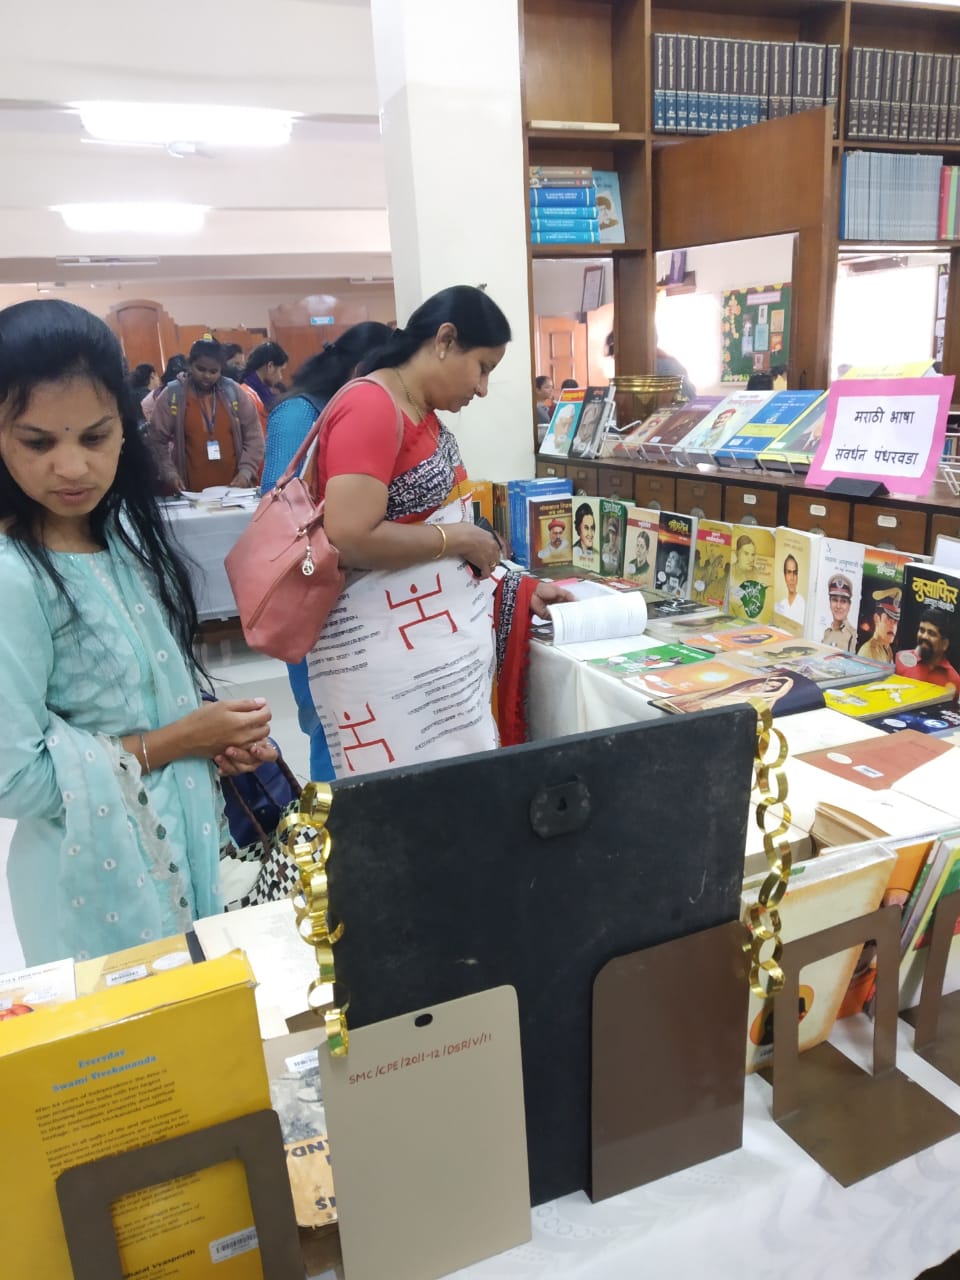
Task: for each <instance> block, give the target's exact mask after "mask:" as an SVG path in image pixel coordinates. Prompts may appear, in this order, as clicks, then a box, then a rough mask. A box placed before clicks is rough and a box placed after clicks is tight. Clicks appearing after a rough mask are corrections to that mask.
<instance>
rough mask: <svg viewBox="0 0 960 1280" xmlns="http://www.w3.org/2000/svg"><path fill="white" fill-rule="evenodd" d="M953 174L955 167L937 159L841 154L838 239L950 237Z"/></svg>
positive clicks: (954, 199) (954, 197) (896, 154)
mask: <svg viewBox="0 0 960 1280" xmlns="http://www.w3.org/2000/svg"><path fill="white" fill-rule="evenodd" d="M955 175H956V169H955V167H954V166H952V165H944V163H943V158H942V157H941V156H928V155H905V154H903V153H900V152H894V153H890V152H885V151H847V152H845V153H844V156H843V183H842V186H841V192H840V238H841V240H883V239H886V240H947V239H951V238H952V237H955V236H956V234H957V232H956V226H957V187H956V176H955ZM951 195H952V205H951Z"/></svg>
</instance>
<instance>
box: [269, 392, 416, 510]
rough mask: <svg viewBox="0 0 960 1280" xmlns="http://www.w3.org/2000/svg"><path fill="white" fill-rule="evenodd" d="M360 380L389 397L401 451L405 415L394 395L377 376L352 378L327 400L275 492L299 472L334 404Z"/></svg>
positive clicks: (398, 445) (277, 484) (275, 487)
mask: <svg viewBox="0 0 960 1280" xmlns="http://www.w3.org/2000/svg"><path fill="white" fill-rule="evenodd" d="M360 382H369V383H372V384H373V386H375V387H379V388H380V390H381V391H382V392H383V394H384V395H385V396H387V397H388V398H389V400H390V403H391V404H392V405H393V410H394V413H395V414H396V415H397V450H398V451H399V448H400V442H401V440H402V439H403V416H402V414H401V412H400V406H399V405H398V404H397V402H396V400H394V398H393V396H392V395H390V392H389V391H388V390H387V388H386V387H385V386H384V385H383V383H382V382H377V380H376V379H375V378H352V379H351V380H350V381H349V382H345V383H344V385H343V386H342V387H341V388H340V390H339V391H337V392H335V393H334V394H333V395H332V396H331V397H330V399H329V400H328V401H327V403H326V405H325V406H324V409H323V412H322V413H321V414H320V416H319V417H318V418H317V420H316V422H315V423H314V424H313V426H312V427H311V428H310V430H309V431H308V432H307V434H306V435H305V436H304V438H303V442H302V444H301V445H300V448H299V449H298V450H297V452H296V453H295V454H294V455H293V457H292V459H291V460H290V465H289V466H288V467H287V469H286V471H284V473H283V475H282V476H281V477H280V479H279V480H278V481H277V483H276V485H275V486H274V491H275V492H280V491H282V490H283V488H284V486H285V485H287V484H289V483H290V481H291V480H292V479H293V477H294V476H295V475H297V474H298V472H299V470H300V464H301V463H302V462H303V460H304V458H305V457H306V456H307V454H308V453H309V451H310V450H311V449H312V448H313V446H314V444H315V443H316V441H317V440H318V439H319V438H320V432H321V431H322V430H323V428H324V426H325V425H326V422H327V418H328V417H329V416H330V411H331V409H332V408H333V406H334V405H335V404H336V403H337V401H338V400H339V399H340V397H341V396H343V395H345V394H346V392H348V391H350V390H351V389H352V388H353V387H355V386H356V385H357V384H358V383H360Z"/></svg>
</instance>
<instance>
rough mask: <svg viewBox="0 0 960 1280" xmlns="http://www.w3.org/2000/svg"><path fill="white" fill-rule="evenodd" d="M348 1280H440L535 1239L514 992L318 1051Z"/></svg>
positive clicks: (500, 991) (493, 993)
mask: <svg viewBox="0 0 960 1280" xmlns="http://www.w3.org/2000/svg"><path fill="white" fill-rule="evenodd" d="M320 1074H321V1078H322V1080H323V1100H324V1107H325V1110H326V1114H327V1126H328V1129H329V1132H330V1150H331V1154H332V1157H333V1176H334V1180H335V1183H336V1188H337V1214H338V1216H339V1223H340V1246H341V1249H342V1251H343V1262H344V1272H345V1275H346V1280H384V1278H385V1277H387V1276H389V1277H390V1280H436V1278H437V1277H440V1276H445V1275H448V1274H449V1273H450V1272H451V1271H455V1270H457V1269H458V1268H459V1267H466V1266H469V1265H470V1264H471V1263H473V1262H478V1261H479V1260H480V1259H481V1258H486V1257H489V1256H490V1255H491V1254H494V1253H500V1252H502V1251H503V1250H504V1249H510V1248H512V1247H513V1246H514V1245H518V1244H522V1243H524V1242H525V1241H527V1240H529V1239H530V1190H529V1182H528V1173H527V1143H526V1127H525V1123H524V1110H523V1081H522V1075H521V1070H520V1019H519V1014H518V1010H517V993H516V991H515V990H514V989H513V987H496V988H494V989H492V990H490V991H480V992H478V993H477V994H476V995H470V996H464V997H462V998H461V999H458V1000H450V1001H447V1002H446V1003H445V1004H436V1005H433V1006H432V1007H431V1008H429V1009H421V1010H415V1011H413V1012H411V1013H408V1014H403V1015H402V1016H400V1017H397V1018H390V1019H388V1020H386V1021H384V1022H377V1023H372V1024H370V1025H369V1026H366V1027H360V1028H359V1029H357V1030H351V1032H350V1051H349V1053H348V1054H347V1056H346V1057H344V1058H333V1057H331V1056H330V1053H329V1051H328V1050H327V1048H326V1046H325V1045H323V1046H321V1049H320Z"/></svg>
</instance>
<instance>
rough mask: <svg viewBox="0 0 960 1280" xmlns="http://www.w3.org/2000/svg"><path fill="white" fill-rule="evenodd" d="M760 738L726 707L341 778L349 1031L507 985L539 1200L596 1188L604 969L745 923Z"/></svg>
mask: <svg viewBox="0 0 960 1280" xmlns="http://www.w3.org/2000/svg"><path fill="white" fill-rule="evenodd" d="M755 734H756V716H755V713H754V711H753V710H752V708H750V707H748V706H738V707H725V708H721V709H717V710H712V711H704V712H699V713H697V714H694V715H683V716H671V717H664V719H663V720H656V721H647V722H644V723H642V724H637V725H628V726H624V727H622V728H617V729H612V730H603V731H600V732H595V733H588V734H582V735H577V736H575V737H569V738H558V739H554V740H552V741H547V742H536V743H528V744H526V745H524V746H521V747H512V748H505V749H502V750H500V751H491V752H484V753H482V754H479V755H474V756H467V757H463V758H461V759H459V760H450V761H443V762H440V763H436V764H429V765H414V766H411V767H408V768H404V769H397V770H390V771H388V772H383V773H374V774H368V775H365V776H363V777H360V778H357V779H355V780H351V779H343V780H341V781H338V782H336V783H335V784H334V800H333V807H332V809H331V813H330V818H329V822H328V829H329V831H330V833H331V835H332V837H333V850H332V855H331V858H330V862H329V864H328V872H329V890H330V906H331V912H332V918H333V919H334V920H338V921H342V922H343V925H344V932H343V936H342V938H341V939H340V941H339V942H338V943H337V944H336V948H335V957H336V967H337V979H338V983H341V984H342V987H341V988H340V991H341V993H343V992H344V991H345V992H346V993H349V1000H350V1009H349V1014H348V1021H349V1024H350V1026H352V1027H362V1026H367V1025H369V1024H370V1023H373V1022H379V1021H381V1020H383V1019H385V1018H392V1017H395V1016H397V1015H399V1014H402V1013H408V1012H410V1011H411V1010H414V1009H420V1008H424V1007H425V1006H428V1005H431V1004H436V1003H438V1002H440V1001H444V1000H453V999H455V998H457V997H459V996H464V995H469V994H472V993H473V992H476V991H483V990H486V989H487V988H489V987H496V986H500V985H501V984H503V983H509V984H511V985H512V986H514V987H515V988H516V990H517V996H518V1000H519V1007H520V1032H521V1046H522V1052H523V1071H524V1093H525V1105H526V1117H527V1145H528V1150H529V1156H530V1182H531V1197H532V1203H533V1204H540V1203H542V1202H543V1201H545V1200H550V1199H553V1198H554V1197H555V1196H559V1195H563V1194H566V1193H567V1192H570V1191H576V1190H578V1189H580V1188H588V1187H589V1180H590V1060H591V1040H590V1036H591V1030H590V1028H591V1007H592V988H593V981H594V978H595V977H596V975H597V973H598V972H599V971H600V969H602V968H603V966H604V965H605V964H606V963H607V962H608V961H609V960H611V959H612V958H614V957H615V956H621V955H626V954H628V953H630V952H633V951H636V950H638V949H640V948H642V947H649V946H654V945H656V944H659V943H662V942H667V941H670V940H672V939H673V938H677V937H682V936H684V935H686V934H688V933H694V932H697V931H699V930H701V929H710V928H713V927H714V926H716V925H721V924H726V923H727V922H728V921H731V920H735V919H737V917H738V915H739V909H740V891H741V885H742V880H743V855H744V844H745V840H746V829H747V820H748V814H749V796H750V787H751V777H752V762H753V752H754V742H755ZM551 829H552V830H555V831H556V834H552V835H550V834H546V833H547V832H548V831H549V830H551ZM538 830H539V831H540V832H541V833H543V834H538ZM650 1034H651V1036H653V1035H656V1034H657V1029H656V1028H654V1027H651V1028H650ZM464 1159H469V1152H464ZM452 1176H454V1175H453V1174H452Z"/></svg>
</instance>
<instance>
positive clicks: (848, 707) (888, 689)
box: [823, 675, 953, 720]
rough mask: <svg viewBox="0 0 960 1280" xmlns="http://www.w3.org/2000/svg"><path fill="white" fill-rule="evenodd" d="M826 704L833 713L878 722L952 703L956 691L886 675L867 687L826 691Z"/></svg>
mask: <svg viewBox="0 0 960 1280" xmlns="http://www.w3.org/2000/svg"><path fill="white" fill-rule="evenodd" d="M823 698H824V701H825V702H826V704H827V706H828V707H832V708H833V710H834V711H842V712H843V714H844V715H845V716H854V717H855V718H856V719H857V720H876V719H880V718H882V717H883V716H888V715H890V713H891V712H894V711H906V710H907V709H908V708H909V707H929V706H935V705H936V704H938V703H940V702H951V701H952V700H953V690H952V689H951V688H945V687H944V686H943V685H939V684H928V683H927V682H926V681H925V680H911V679H910V677H909V676H897V675H892V676H887V677H885V679H883V680H871V681H869V682H868V683H867V684H852V685H847V687H846V688H845V689H825V690H824V693H823Z"/></svg>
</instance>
